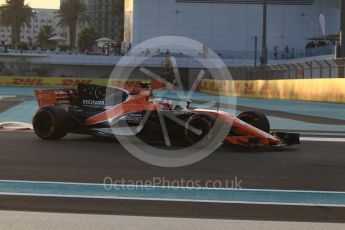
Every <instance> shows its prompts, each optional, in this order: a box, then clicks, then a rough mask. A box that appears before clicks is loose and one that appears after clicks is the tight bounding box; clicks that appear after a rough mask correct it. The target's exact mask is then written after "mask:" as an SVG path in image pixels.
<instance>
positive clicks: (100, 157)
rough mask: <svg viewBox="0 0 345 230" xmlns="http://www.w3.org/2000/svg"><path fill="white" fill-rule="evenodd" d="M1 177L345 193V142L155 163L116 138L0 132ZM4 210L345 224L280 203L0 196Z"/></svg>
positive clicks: (332, 214) (337, 214) (329, 212)
mask: <svg viewBox="0 0 345 230" xmlns="http://www.w3.org/2000/svg"><path fill="white" fill-rule="evenodd" d="M0 146H1V148H0V166H1V167H0V180H20V181H51V182H81V183H97V184H102V183H103V181H104V178H105V177H111V178H113V179H125V180H127V181H130V180H134V181H145V180H152V178H156V177H159V178H164V179H165V180H170V181H172V180H180V179H181V178H184V179H186V180H200V181H202V182H206V181H208V180H220V181H227V180H233V179H234V178H238V180H241V187H242V188H244V189H247V188H248V189H283V190H285V189H286V190H313V191H345V180H344V175H345V163H344V162H345V151H344V147H345V143H344V142H339V143H335V142H302V144H301V145H299V146H295V147H291V148H287V149H284V150H280V151H244V150H240V149H236V148H221V149H219V150H218V151H216V152H215V153H214V154H212V155H211V156H210V157H208V158H207V159H205V160H203V161H201V162H199V163H197V164H194V165H191V166H187V167H182V168H173V169H171V168H160V167H155V166H150V165H148V164H146V163H143V162H141V161H139V160H137V159H136V158H134V157H133V156H131V155H130V154H129V153H128V152H127V151H126V150H124V149H123V148H122V147H121V145H119V144H117V143H114V142H113V141H110V140H101V139H98V138H93V137H87V136H78V135H70V136H68V137H66V138H65V139H63V140H60V141H54V142H47V141H42V140H39V139H38V138H36V137H35V135H34V134H33V133H31V132H0ZM0 209H2V210H23V211H44V212H66V213H97V214H118V215H137V216H161V217H190V218H215V219H246V220H281V221H313V222H340V223H343V222H345V209H344V208H334V207H317V206H315V207H304V206H301V207H296V206H278V205H245V204H212V203H188V204H187V203H184V202H167V201H138V200H137V201H134V200H100V199H79V198H52V197H25V196H20V197H19V196H18V197H17V196H0Z"/></svg>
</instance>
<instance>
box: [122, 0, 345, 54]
mask: <svg viewBox="0 0 345 230" xmlns="http://www.w3.org/2000/svg"><path fill="white" fill-rule="evenodd" d="M268 2H269V5H268V34H267V38H268V41H267V46H268V53H269V58H270V59H273V58H274V57H275V56H276V57H277V58H279V59H282V58H297V57H304V56H305V55H306V47H307V45H308V43H310V41H308V40H307V39H308V38H311V37H315V36H320V35H323V31H325V33H326V34H334V33H338V32H339V27H340V9H339V3H340V1H339V0H294V1H287V0H286V1H284V0H269V1H268ZM262 14H263V6H262V1H261V0H251V1H246V0H223V1H217V0H198V1H195V0H126V1H125V23H124V24H125V32H124V43H125V44H126V46H127V47H130V46H134V45H136V44H138V43H140V42H142V41H145V40H147V39H150V38H154V37H158V36H163V35H177V36H184V37H189V38H192V39H195V40H197V41H200V42H202V43H204V44H205V45H207V46H208V47H210V48H211V49H213V50H215V51H216V52H217V53H218V54H220V55H221V56H222V57H225V58H233V59H252V58H254V53H255V52H254V50H255V49H254V47H255V41H256V39H255V38H256V37H257V38H258V40H257V42H258V44H259V45H258V47H259V49H258V52H259V54H260V53H261V49H260V44H261V37H262ZM322 25H325V26H322ZM319 44H320V45H324V44H323V43H317V44H316V46H318V45H319ZM326 45H328V47H329V49H327V50H325V51H324V52H326V53H327V52H332V50H333V48H332V46H331V45H330V44H326Z"/></svg>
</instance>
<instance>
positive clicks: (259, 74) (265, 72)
mask: <svg viewBox="0 0 345 230" xmlns="http://www.w3.org/2000/svg"><path fill="white" fill-rule="evenodd" d="M229 70H230V72H231V75H232V77H233V79H236V80H275V79H308V78H344V77H345V59H336V60H322V61H310V62H301V63H289V64H278V65H267V66H259V67H251V66H241V67H230V68H229Z"/></svg>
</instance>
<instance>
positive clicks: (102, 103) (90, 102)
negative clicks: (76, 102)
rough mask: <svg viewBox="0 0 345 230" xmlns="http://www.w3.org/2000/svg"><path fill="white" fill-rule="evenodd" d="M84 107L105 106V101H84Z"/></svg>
mask: <svg viewBox="0 0 345 230" xmlns="http://www.w3.org/2000/svg"><path fill="white" fill-rule="evenodd" d="M83 104H84V105H105V102H104V101H94V100H83Z"/></svg>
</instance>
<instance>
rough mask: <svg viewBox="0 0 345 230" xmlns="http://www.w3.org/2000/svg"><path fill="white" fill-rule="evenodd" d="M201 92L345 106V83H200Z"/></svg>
mask: <svg viewBox="0 0 345 230" xmlns="http://www.w3.org/2000/svg"><path fill="white" fill-rule="evenodd" d="M199 89H200V91H203V92H206V93H211V94H220V95H224V96H237V97H251V98H264V99H282V100H301V101H318V102H331V103H345V79H342V78H332V79H331V78H328V79H325V78H324V79H294V80H291V79H290V80H253V81H241V80H238V81H221V80H202V82H201V84H200V86H199Z"/></svg>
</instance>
